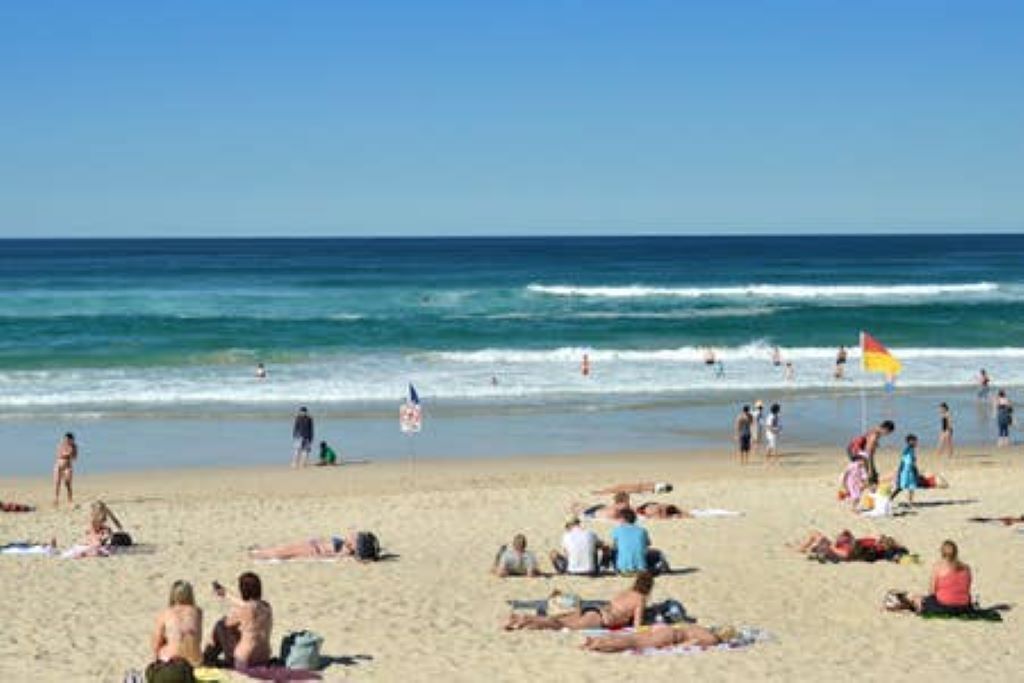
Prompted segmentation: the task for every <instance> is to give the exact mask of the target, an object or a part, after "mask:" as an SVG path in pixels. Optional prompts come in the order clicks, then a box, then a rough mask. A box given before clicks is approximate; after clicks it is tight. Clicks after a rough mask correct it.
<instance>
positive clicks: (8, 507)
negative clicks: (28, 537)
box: [0, 501, 35, 512]
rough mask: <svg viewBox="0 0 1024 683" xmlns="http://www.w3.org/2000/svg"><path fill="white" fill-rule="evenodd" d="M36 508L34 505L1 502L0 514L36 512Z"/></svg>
mask: <svg viewBox="0 0 1024 683" xmlns="http://www.w3.org/2000/svg"><path fill="white" fill-rule="evenodd" d="M34 511H35V507H34V506H32V505H23V504H22V503H11V502H6V503H5V502H3V501H0V512H34Z"/></svg>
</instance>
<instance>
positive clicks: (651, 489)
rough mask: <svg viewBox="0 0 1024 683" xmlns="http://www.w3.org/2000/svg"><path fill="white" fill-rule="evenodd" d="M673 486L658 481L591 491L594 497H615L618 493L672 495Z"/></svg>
mask: <svg viewBox="0 0 1024 683" xmlns="http://www.w3.org/2000/svg"><path fill="white" fill-rule="evenodd" d="M671 492H672V484H669V483H668V482H658V481H640V482H637V483H635V484H615V485H614V486H608V487H606V488H603V489H598V490H597V491H591V493H593V494H594V495H598V496H601V495H609V496H610V495H614V494H616V493H671Z"/></svg>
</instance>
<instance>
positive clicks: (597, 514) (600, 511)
mask: <svg viewBox="0 0 1024 683" xmlns="http://www.w3.org/2000/svg"><path fill="white" fill-rule="evenodd" d="M628 509H630V506H629V494H628V493H626V492H624V491H619V492H618V493H616V494H615V495H614V496H612V504H611V505H605V504H604V503H596V504H594V505H584V504H583V503H575V504H574V505H573V506H572V512H573V514H576V515H579V516H581V517H591V518H593V519H608V520H616V519H619V517H620V516H621V515H622V511H623V510H628Z"/></svg>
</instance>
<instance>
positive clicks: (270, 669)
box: [235, 666, 323, 682]
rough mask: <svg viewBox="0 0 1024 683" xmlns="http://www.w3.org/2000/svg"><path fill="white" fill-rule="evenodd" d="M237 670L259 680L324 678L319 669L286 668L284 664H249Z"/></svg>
mask: <svg viewBox="0 0 1024 683" xmlns="http://www.w3.org/2000/svg"><path fill="white" fill-rule="evenodd" d="M235 671H236V672H237V673H240V674H243V675H245V676H247V677H249V678H253V679H256V680H257V681H275V682H283V681H319V680H321V679H322V678H323V676H321V675H320V673H319V672H317V671H306V670H304V669H286V668H284V667H283V666H249V667H245V668H238V669H235Z"/></svg>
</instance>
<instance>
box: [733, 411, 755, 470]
mask: <svg viewBox="0 0 1024 683" xmlns="http://www.w3.org/2000/svg"><path fill="white" fill-rule="evenodd" d="M753 422H754V416H753V415H751V414H750V406H743V409H742V410H740V414H739V415H737V416H736V424H735V429H736V450H737V454H738V457H739V461H740V464H741V465H746V464H747V463H749V462H750V438H751V426H752V425H753Z"/></svg>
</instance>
